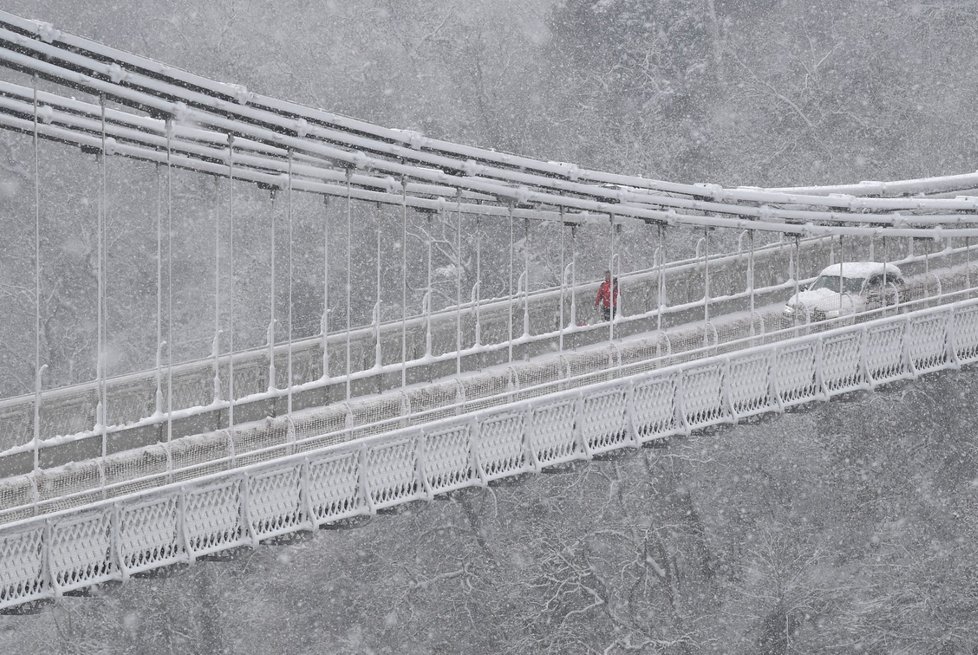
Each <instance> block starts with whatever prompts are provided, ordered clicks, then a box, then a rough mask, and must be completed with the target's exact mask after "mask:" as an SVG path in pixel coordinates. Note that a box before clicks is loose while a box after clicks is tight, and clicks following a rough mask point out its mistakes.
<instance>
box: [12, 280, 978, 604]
mask: <svg viewBox="0 0 978 655" xmlns="http://www.w3.org/2000/svg"><path fill="white" fill-rule="evenodd" d="M976 360H978V300H974V299H972V300H967V301H963V302H958V303H952V304H950V305H947V306H942V307H940V308H938V309H931V310H925V311H921V312H913V313H909V314H900V315H896V316H890V317H886V318H882V319H879V320H876V321H872V322H869V323H863V324H856V325H852V326H846V327H841V328H837V329H831V330H827V331H822V332H815V333H813V334H810V335H806V336H801V337H797V338H793V339H789V340H787V341H783V342H780V343H775V344H766V345H760V346H756V347H753V348H747V349H744V350H740V351H738V352H735V353H731V354H727V355H722V356H718V357H713V358H710V359H707V360H699V361H695V362H689V363H684V364H678V365H674V366H668V367H665V368H661V369H657V370H653V371H649V372H644V373H640V374H637V375H632V376H628V377H625V378H621V379H616V380H612V381H608V382H603V383H598V384H594V385H590V386H587V387H584V388H578V389H573V390H568V391H560V392H556V393H552V394H547V395H545V396H540V397H535V398H529V399H524V400H519V401H515V402H513V403H510V404H508V405H504V406H500V407H492V408H488V409H485V410H482V411H479V412H476V413H474V414H467V415H463V416H453V417H448V418H444V419H442V420H439V421H434V422H431V423H428V424H425V425H423V426H420V427H409V428H403V429H395V430H392V431H390V432H387V433H385V434H382V435H377V436H374V437H366V438H362V439H359V440H357V441H355V442H350V443H345V444H342V445H339V446H332V447H328V448H324V449H319V450H313V451H308V452H302V453H297V454H295V455H293V456H290V457H286V458H280V459H276V460H273V461H270V462H263V463H257V464H253V465H250V466H244V467H241V468H239V469H236V470H234V471H228V472H219V473H215V474H212V475H210V476H208V477H206V478H203V479H199V480H196V481H194V482H192V483H191V482H187V483H182V484H171V485H169V486H166V487H163V488H158V489H154V490H152V491H148V492H142V493H134V494H131V495H129V496H125V497H120V498H116V499H113V500H111V501H100V502H95V503H93V504H92V505H90V506H88V507H85V508H79V509H72V510H65V511H63V512H60V513H56V514H51V515H48V516H45V517H43V518H37V519H27V520H23V521H19V522H16V523H12V524H9V525H7V526H4V527H2V528H0V608H4V607H11V606H14V605H18V604H21V603H24V602H27V601H30V600H35V599H40V598H48V597H54V596H59V595H61V594H63V593H65V592H67V591H71V590H74V589H79V588H83V587H87V586H90V585H93V584H98V583H100V582H104V581H107V580H120V579H121V580H125V579H126V578H128V577H129V576H131V575H133V574H135V573H138V572H141V571H146V570H151V569H155V568H159V567H162V566H167V565H170V564H174V563H178V562H188V561H193V560H194V559H195V558H198V557H201V556H203V555H207V554H210V553H215V552H220V551H223V550H226V549H229V548H233V547H236V546H240V545H248V544H251V545H253V544H256V543H258V542H259V541H260V540H262V539H267V538H270V537H273V536H276V535H281V534H285V533H289V532H294V531H297V530H311V529H315V528H316V527H317V526H319V525H322V524H324V523H330V522H335V521H338V520H340V519H343V518H347V517H351V516H356V515H361V514H370V513H373V512H376V511H377V510H379V509H383V508H386V507H390V506H393V505H398V504H402V503H406V502H410V501H413V500H422V499H430V498H431V497H432V496H434V495H435V494H440V493H446V492H448V491H452V490H456V489H461V488H464V487H468V486H474V485H485V484H488V483H490V482H491V481H493V480H495V479H498V478H503V477H507V476H512V475H517V474H521V473H526V472H533V471H539V470H541V469H542V468H544V467H548V466H554V465H557V464H561V463H565V462H569V461H574V460H580V459H587V458H590V457H593V456H594V455H596V454H599V453H603V452H607V451H611V450H615V449H621V448H634V447H638V446H640V445H642V444H644V443H648V442H650V441H656V440H660V439H664V438H667V437H669V436H671V435H676V434H688V433H689V432H691V431H693V430H696V429H699V428H703V427H706V426H710V425H719V424H724V423H734V422H736V421H738V420H741V419H743V418H745V417H748V416H752V415H756V414H761V413H766V412H779V411H783V410H784V409H785V408H788V407H791V406H794V405H798V404H802V403H806V402H811V401H814V400H825V399H828V398H830V397H832V396H835V395H838V394H842V393H847V392H850V391H854V390H857V389H872V388H874V387H875V386H877V385H879V384H884V383H887V382H892V381H895V380H900V379H912V378H915V377H916V376H918V375H920V374H921V373H926V372H930V371H937V370H941V369H946V368H956V367H959V366H961V365H962V364H966V363H970V362H974V361H976Z"/></svg>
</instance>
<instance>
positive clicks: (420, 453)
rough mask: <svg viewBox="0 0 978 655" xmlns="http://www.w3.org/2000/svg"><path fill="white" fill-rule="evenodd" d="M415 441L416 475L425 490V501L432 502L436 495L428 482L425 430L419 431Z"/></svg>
mask: <svg viewBox="0 0 978 655" xmlns="http://www.w3.org/2000/svg"><path fill="white" fill-rule="evenodd" d="M414 439H415V441H414V462H415V464H414V474H415V476H416V477H417V480H418V482H419V483H420V485H421V488H422V489H424V496H425V499H427V500H431V499H432V498H434V497H435V494H434V492H433V491H432V489H431V483H430V482H429V481H428V466H427V464H428V462H427V459H426V458H427V448H425V445H426V442H425V438H424V430H423V429H421V430H418V434H417V436H416V437H415V438H414Z"/></svg>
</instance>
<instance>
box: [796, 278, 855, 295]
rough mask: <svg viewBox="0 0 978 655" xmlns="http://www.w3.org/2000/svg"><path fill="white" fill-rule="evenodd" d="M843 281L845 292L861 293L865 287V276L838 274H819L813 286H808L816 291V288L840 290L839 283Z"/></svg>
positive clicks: (810, 289)
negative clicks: (840, 275)
mask: <svg viewBox="0 0 978 655" xmlns="http://www.w3.org/2000/svg"><path fill="white" fill-rule="evenodd" d="M840 282H841V285H842V291H843V293H859V292H860V291H861V290H862V288H863V278H861V277H842V278H840V277H839V276H838V275H819V276H818V278H817V279H816V280H815V281H814V282H812V286H810V287H808V289H809V291H814V290H815V289H829V290H830V291H835V292H836V293H838V292H839V284H840Z"/></svg>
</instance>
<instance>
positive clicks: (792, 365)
mask: <svg viewBox="0 0 978 655" xmlns="http://www.w3.org/2000/svg"><path fill="white" fill-rule="evenodd" d="M817 355H818V344H817V342H805V343H800V344H795V345H791V346H785V347H782V348H778V349H777V355H776V356H775V363H774V370H775V379H774V386H775V389H777V391H778V395H779V396H780V397H781V402H782V404H783V405H784V406H785V407H791V406H792V405H797V404H799V403H803V402H808V401H810V400H812V399H813V398H815V397H816V396H817V394H818V393H819V380H818V374H817V371H816V368H817V364H818V363H817V361H816V356H817Z"/></svg>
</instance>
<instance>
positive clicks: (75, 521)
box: [48, 511, 116, 594]
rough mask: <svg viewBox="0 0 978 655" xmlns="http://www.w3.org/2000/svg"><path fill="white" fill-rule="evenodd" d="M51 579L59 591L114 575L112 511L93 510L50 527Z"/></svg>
mask: <svg viewBox="0 0 978 655" xmlns="http://www.w3.org/2000/svg"><path fill="white" fill-rule="evenodd" d="M48 548H49V552H48V556H49V560H50V566H51V579H52V583H53V585H54V588H55V592H56V593H58V594H62V593H64V592H66V591H71V590H73V589H80V588H82V587H88V586H91V585H94V584H98V583H100V582H105V581H107V580H111V579H113V578H114V577H115V573H116V566H115V562H114V558H113V557H112V514H111V513H110V512H103V511H95V512H90V513H86V514H83V515H81V516H78V517H74V518H72V519H71V520H63V521H59V522H57V523H56V524H54V525H53V526H51V536H50V545H49V547H48Z"/></svg>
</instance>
